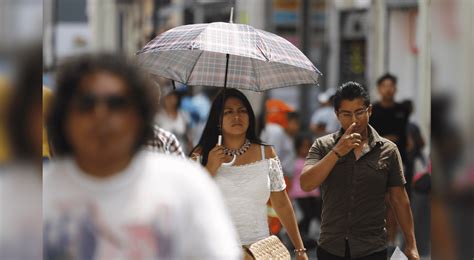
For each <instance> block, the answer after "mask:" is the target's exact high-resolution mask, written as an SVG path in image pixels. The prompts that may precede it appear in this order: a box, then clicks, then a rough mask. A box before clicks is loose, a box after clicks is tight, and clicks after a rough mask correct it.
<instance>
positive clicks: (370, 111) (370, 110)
mask: <svg viewBox="0 0 474 260" xmlns="http://www.w3.org/2000/svg"><path fill="white" fill-rule="evenodd" d="M367 112H368V113H369V117H370V116H371V115H372V105H369V109H368V110H367Z"/></svg>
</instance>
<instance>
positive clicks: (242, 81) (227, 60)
mask: <svg viewBox="0 0 474 260" xmlns="http://www.w3.org/2000/svg"><path fill="white" fill-rule="evenodd" d="M137 55H138V60H139V63H140V64H141V66H142V67H144V68H145V69H147V70H148V71H149V72H150V73H151V74H155V75H158V76H161V77H164V78H168V79H172V80H175V81H178V82H181V83H184V84H187V85H190V86H216V87H230V88H239V89H247V90H253V91H264V90H268V89H272V88H279V87H286V86H295V85H300V84H317V82H318V77H319V75H320V74H321V73H320V72H319V70H318V69H317V68H316V67H315V66H314V65H313V64H312V63H311V61H310V60H309V59H308V58H307V57H306V56H305V55H304V54H303V53H302V52H301V51H300V50H299V49H298V48H296V47H295V46H294V45H293V44H291V43H290V42H289V41H287V40H285V39H283V38H282V37H280V36H277V35H275V34H272V33H269V32H266V31H262V30H258V29H255V28H253V27H251V26H249V25H245V24H234V23H224V22H216V23H209V24H192V25H183V26H179V27H175V28H173V29H171V30H168V31H166V32H164V33H162V34H160V35H158V36H157V37H156V38H155V39H153V40H152V41H150V42H149V43H148V44H147V45H146V46H145V47H144V48H143V49H142V50H140V51H138V53H137Z"/></svg>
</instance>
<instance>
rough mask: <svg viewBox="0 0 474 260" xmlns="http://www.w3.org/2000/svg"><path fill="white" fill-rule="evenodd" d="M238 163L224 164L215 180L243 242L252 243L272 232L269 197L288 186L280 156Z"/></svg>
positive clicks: (263, 153) (243, 243) (263, 155)
mask: <svg viewBox="0 0 474 260" xmlns="http://www.w3.org/2000/svg"><path fill="white" fill-rule="evenodd" d="M261 147H262V149H261V150H262V151H261V152H262V160H260V161H257V162H254V163H250V164H244V165H238V166H221V167H220V168H219V169H218V170H217V174H216V176H215V181H216V183H217V185H218V186H219V188H220V189H221V192H222V195H223V196H224V201H225V204H226V205H227V208H228V210H229V213H230V215H231V218H232V221H233V223H234V225H235V227H236V229H237V232H238V234H239V238H240V243H241V244H242V245H249V244H252V243H255V242H257V241H258V240H260V239H263V238H266V237H268V236H269V233H270V232H269V230H268V221H267V201H268V199H269V198H270V192H276V191H282V190H284V189H285V188H286V184H285V181H284V179H283V171H282V169H281V164H280V160H279V159H278V157H275V158H269V159H265V152H264V146H261Z"/></svg>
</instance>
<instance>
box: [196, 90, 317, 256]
mask: <svg viewBox="0 0 474 260" xmlns="http://www.w3.org/2000/svg"><path fill="white" fill-rule="evenodd" d="M221 120H222V121H221ZM220 133H221V134H222V135H223V143H222V145H218V144H217V143H218V142H217V141H218V135H219V134H220ZM233 156H234V157H236V159H235V162H234V164H233V165H232V166H228V165H226V163H225V162H228V161H230V160H232V157H233ZM191 157H192V158H194V159H196V160H198V161H200V163H201V164H202V165H203V166H204V167H206V169H207V170H208V171H209V173H210V174H211V175H212V176H213V177H214V180H215V181H216V183H217V185H218V186H219V188H220V190H221V192H222V194H223V196H224V200H225V202H226V205H227V208H228V210H229V212H230V215H231V217H232V221H233V223H234V225H235V226H236V229H237V231H238V234H239V238H240V243H241V245H242V246H248V245H251V244H253V243H255V242H257V241H259V240H261V239H265V238H267V237H268V236H269V230H268V222H267V205H266V203H267V201H268V199H270V200H271V202H272V205H273V208H274V209H275V211H276V213H277V214H278V216H279V218H280V220H281V222H282V224H283V226H284V227H285V229H286V230H287V232H288V235H289V237H290V239H291V241H292V243H293V245H294V247H295V250H294V251H295V254H296V259H298V260H302V259H308V257H307V255H306V249H305V248H304V245H303V242H302V239H301V236H300V233H299V230H298V225H297V222H296V218H295V215H294V211H293V207H292V205H291V203H290V200H289V199H288V196H287V193H286V191H285V188H286V185H285V182H284V179H283V172H282V169H281V165H280V161H279V159H278V157H277V156H276V154H275V151H274V150H273V148H272V147H271V146H267V145H264V144H262V142H261V141H260V140H259V138H258V137H257V135H256V131H255V115H254V112H253V109H252V107H251V105H250V102H249V101H248V99H247V98H246V97H245V95H244V94H243V93H242V92H240V91H238V90H236V89H232V88H231V89H226V90H225V92H224V91H221V92H220V93H219V94H218V95H217V97H216V98H215V100H214V102H213V103H212V106H211V110H210V114H209V118H208V120H207V123H206V126H205V128H204V131H203V133H202V136H201V138H200V140H199V142H198V144H197V146H196V147H195V148H194V149H193V151H192V153H191Z"/></svg>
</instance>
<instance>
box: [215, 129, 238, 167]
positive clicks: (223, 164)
mask: <svg viewBox="0 0 474 260" xmlns="http://www.w3.org/2000/svg"><path fill="white" fill-rule="evenodd" d="M217 144H218V145H222V135H219V136H218V138H217ZM235 159H237V155H235V154H234V158H232V161H230V162H227V163H222V166H231V165H232V164H234V163H235Z"/></svg>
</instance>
